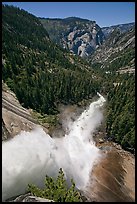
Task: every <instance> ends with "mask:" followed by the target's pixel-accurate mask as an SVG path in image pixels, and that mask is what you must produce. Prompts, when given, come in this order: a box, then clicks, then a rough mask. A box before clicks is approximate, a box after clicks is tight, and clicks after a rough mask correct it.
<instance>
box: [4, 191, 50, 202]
mask: <svg viewBox="0 0 137 204" xmlns="http://www.w3.org/2000/svg"><path fill="white" fill-rule="evenodd" d="M7 202H54V201H53V200H49V199H46V198H40V197H37V196H32V195H31V193H27V194H24V195H20V196H18V197H16V198H15V199H13V200H9V201H7Z"/></svg>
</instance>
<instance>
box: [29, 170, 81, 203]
mask: <svg viewBox="0 0 137 204" xmlns="http://www.w3.org/2000/svg"><path fill="white" fill-rule="evenodd" d="M71 183H72V185H71V187H70V188H69V189H68V187H67V183H66V180H65V179H64V173H63V170H62V168H60V170H59V174H58V177H57V179H53V178H52V177H49V176H47V175H46V178H45V188H44V189H39V188H38V187H36V186H35V185H33V184H29V185H28V191H29V192H31V193H32V194H33V195H34V196H38V197H42V198H47V199H50V200H53V201H55V202H82V199H81V195H80V193H79V192H78V191H77V190H75V183H74V181H73V180H71Z"/></svg>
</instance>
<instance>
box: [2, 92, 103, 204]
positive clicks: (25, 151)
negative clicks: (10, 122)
mask: <svg viewBox="0 0 137 204" xmlns="http://www.w3.org/2000/svg"><path fill="white" fill-rule="evenodd" d="M98 95H99V96H100V98H99V99H98V100H97V101H95V102H92V103H91V104H90V106H89V108H88V109H87V110H85V111H84V112H83V113H82V114H81V115H80V117H79V118H78V119H77V120H76V121H74V123H73V124H71V128H70V127H69V133H67V134H66V135H65V137H62V138H51V137H50V136H49V135H48V134H46V133H45V132H44V131H43V129H42V128H40V127H39V128H36V129H34V130H32V131H31V132H25V131H22V132H21V133H20V134H19V135H17V136H16V137H14V138H13V139H11V140H9V141H4V142H3V143H2V200H3V201H4V200H6V199H8V198H10V197H13V196H16V195H19V194H22V193H25V191H26V189H27V185H28V183H34V184H36V185H38V186H39V187H42V186H43V181H44V178H45V175H46V174H47V175H49V176H53V177H56V176H57V175H58V171H59V168H63V171H64V173H65V176H66V179H67V180H70V178H73V179H74V181H75V183H76V186H77V188H79V189H81V190H83V189H84V188H85V187H86V185H87V184H88V181H89V173H90V172H91V170H92V167H93V165H94V163H95V162H97V161H98V159H99V158H100V151H99V149H98V148H97V147H96V146H95V144H94V141H93V138H92V133H93V132H94V131H95V130H96V128H97V127H98V126H99V125H100V123H101V121H102V119H103V114H102V112H101V110H100V108H101V107H102V106H103V104H104V102H105V99H104V97H103V96H101V95H100V94H98Z"/></svg>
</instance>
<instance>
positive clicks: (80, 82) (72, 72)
mask: <svg viewBox="0 0 137 204" xmlns="http://www.w3.org/2000/svg"><path fill="white" fill-rule="evenodd" d="M113 35H114V34H113ZM118 38H120V35H119V36H118ZM121 38H122V36H121ZM117 41H118V39H117ZM127 41H128V40H126V42H127ZM126 42H125V43H126ZM122 43H123V42H122ZM126 51H127V50H126ZM102 52H103V51H102ZM125 56H126V58H125ZM133 58H134V47H131V48H129V49H128V51H127V52H124V51H123V53H122V55H121V59H120V60H115V63H110V66H109V67H108V66H107V65H106V64H105V65H104V69H101V65H102V64H101V63H102V62H101V63H95V62H94V63H92V58H91V60H86V59H83V58H81V57H79V56H76V55H73V54H72V53H70V52H69V51H68V50H66V49H63V48H61V47H60V46H59V45H57V44H55V43H54V42H52V40H51V39H50V35H49V34H48V33H47V31H46V29H45V28H44V27H43V25H42V24H41V22H40V20H39V19H38V18H37V17H35V16H33V15H32V14H29V13H28V12H26V11H24V10H22V9H19V8H16V7H13V6H7V5H2V80H3V81H4V82H5V83H7V85H8V86H9V87H10V89H11V90H12V91H13V92H14V93H15V94H16V96H17V98H18V100H19V101H20V103H21V104H22V105H23V106H24V107H25V108H31V109H33V110H35V111H37V112H39V113H41V114H50V115H55V114H57V113H58V109H57V105H58V103H63V104H77V103H78V102H81V101H82V100H83V99H91V98H93V97H94V96H96V93H97V92H99V93H101V94H102V95H104V96H105V97H106V98H107V105H106V135H107V138H109V139H110V140H114V141H116V142H117V143H119V144H121V145H122V147H123V148H125V149H127V150H129V151H131V152H134V151H135V150H134V149H135V75H134V74H133V73H127V72H126V73H122V74H121V73H119V72H117V71H118V70H120V68H122V67H123V66H125V65H126V64H127V65H129V66H130V64H131V63H130V62H131V61H133ZM111 60H112V59H111ZM125 60H126V61H125ZM109 62H110V61H109ZM125 62H126V64H125ZM106 63H107V61H106ZM107 71H110V73H109V74H106V72H107Z"/></svg>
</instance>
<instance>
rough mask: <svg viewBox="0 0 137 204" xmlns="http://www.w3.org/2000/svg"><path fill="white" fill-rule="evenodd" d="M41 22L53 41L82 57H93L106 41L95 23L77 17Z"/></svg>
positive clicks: (42, 20)
mask: <svg viewBox="0 0 137 204" xmlns="http://www.w3.org/2000/svg"><path fill="white" fill-rule="evenodd" d="M40 21H41V22H42V24H43V26H44V27H45V28H46V30H47V31H48V33H49V36H50V38H51V39H52V40H53V41H55V42H56V43H57V44H59V45H61V46H62V47H63V48H66V49H68V50H69V51H71V52H72V53H74V54H76V55H79V56H81V57H88V56H89V55H91V54H92V53H93V52H94V51H95V49H96V48H97V47H98V46H100V45H101V44H102V43H103V41H104V39H105V37H104V34H103V32H102V30H101V28H100V27H99V26H98V25H97V24H96V22H95V21H90V20H87V19H81V18H77V17H69V18H65V19H45V18H44V19H43V18H41V19H40Z"/></svg>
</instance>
